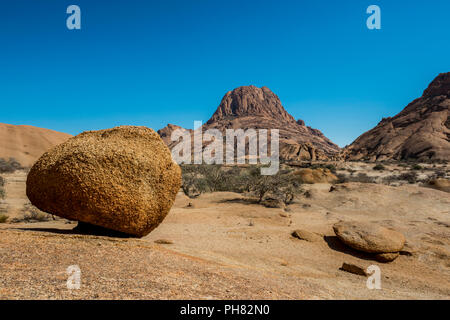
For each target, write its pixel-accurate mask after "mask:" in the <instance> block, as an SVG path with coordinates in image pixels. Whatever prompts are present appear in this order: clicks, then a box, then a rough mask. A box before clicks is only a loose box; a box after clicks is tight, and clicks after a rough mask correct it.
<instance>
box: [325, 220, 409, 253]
mask: <svg viewBox="0 0 450 320" xmlns="http://www.w3.org/2000/svg"><path fill="white" fill-rule="evenodd" d="M333 230H334V232H335V234H336V236H338V238H339V239H340V240H341V241H342V242H344V243H345V244H346V245H348V246H349V247H352V248H353V249H356V250H359V251H363V252H368V253H394V252H399V251H400V250H402V248H403V246H404V244H405V237H404V236H403V234H401V233H400V232H397V231H394V230H390V229H387V228H385V227H382V226H378V225H376V224H373V223H367V222H338V223H336V224H335V225H334V226H333Z"/></svg>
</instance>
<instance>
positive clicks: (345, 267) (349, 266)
mask: <svg viewBox="0 0 450 320" xmlns="http://www.w3.org/2000/svg"><path fill="white" fill-rule="evenodd" d="M340 269H341V270H342V271H346V272H349V273H353V274H357V275H360V276H368V274H367V271H366V269H364V268H363V267H360V266H357V265H356V264H353V263H346V262H344V263H343V264H342V267H341V268H340Z"/></svg>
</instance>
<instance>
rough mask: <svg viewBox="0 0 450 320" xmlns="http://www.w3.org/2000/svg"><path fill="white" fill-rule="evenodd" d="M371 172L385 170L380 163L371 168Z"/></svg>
mask: <svg viewBox="0 0 450 320" xmlns="http://www.w3.org/2000/svg"><path fill="white" fill-rule="evenodd" d="M373 170H377V171H383V170H386V167H385V166H384V165H382V164H381V163H378V164H377V165H376V166H375V167H373Z"/></svg>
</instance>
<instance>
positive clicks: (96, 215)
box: [26, 126, 181, 237]
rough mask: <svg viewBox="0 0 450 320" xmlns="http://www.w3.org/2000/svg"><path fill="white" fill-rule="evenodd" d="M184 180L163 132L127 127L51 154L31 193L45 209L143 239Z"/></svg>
mask: <svg viewBox="0 0 450 320" xmlns="http://www.w3.org/2000/svg"><path fill="white" fill-rule="evenodd" d="M180 184H181V170H180V168H179V167H178V165H177V164H176V163H174V162H173V161H172V158H171V154H170V152H169V149H168V148H167V146H166V145H165V144H164V142H163V141H162V140H161V138H160V137H159V136H158V134H157V133H156V132H154V131H153V130H152V129H149V128H145V127H132V126H122V127H116V128H112V129H106V130H100V131H87V132H84V133H81V134H80V135H78V136H76V137H73V138H71V139H69V140H68V141H66V142H64V143H62V144H60V145H58V146H56V147H54V148H53V149H51V150H49V151H48V152H46V153H45V154H44V155H43V156H42V157H41V158H40V159H39V160H38V161H37V162H36V163H35V164H34V165H33V167H32V168H31V170H30V172H29V174H28V178H27V190H26V192H27V196H28V198H29V199H30V201H31V202H32V203H33V204H34V205H35V206H36V207H38V208H39V209H41V210H43V211H45V212H48V213H51V214H55V215H57V216H60V217H63V218H67V219H70V220H77V221H81V222H85V223H89V224H93V225H97V226H101V227H104V228H108V229H111V230H115V231H120V232H123V233H127V234H130V235H134V236H139V237H141V236H145V235H147V234H148V233H150V231H152V230H153V229H154V228H156V227H157V226H158V225H159V224H160V223H161V221H162V220H163V219H164V218H165V216H166V215H167V213H168V212H169V210H170V208H171V206H172V204H173V201H174V199H175V196H176V194H177V192H178V190H179V188H180Z"/></svg>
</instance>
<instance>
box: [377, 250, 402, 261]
mask: <svg viewBox="0 0 450 320" xmlns="http://www.w3.org/2000/svg"><path fill="white" fill-rule="evenodd" d="M399 255H400V253H399V252H387V253H377V254H376V255H375V260H377V261H379V262H391V261H394V260H395V259H397V257H398V256H399Z"/></svg>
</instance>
